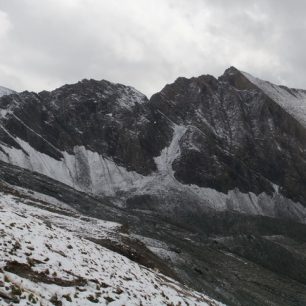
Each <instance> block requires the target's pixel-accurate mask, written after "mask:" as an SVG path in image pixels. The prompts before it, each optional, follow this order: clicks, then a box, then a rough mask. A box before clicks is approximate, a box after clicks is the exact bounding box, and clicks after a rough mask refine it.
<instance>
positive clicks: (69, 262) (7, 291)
mask: <svg viewBox="0 0 306 306" xmlns="http://www.w3.org/2000/svg"><path fill="white" fill-rule="evenodd" d="M0 209H1V222H0V234H1V240H0V244H1V248H0V303H1V305H12V303H14V305H35V304H40V305H92V304H93V303H96V304H97V305H118V306H119V305H211V306H212V305H221V304H219V303H217V302H215V301H213V300H211V299H210V298H208V297H207V296H205V295H203V294H200V293H197V292H194V291H191V290H190V289H188V288H185V287H183V286H182V285H180V284H179V283H177V282H175V281H173V280H171V279H170V278H167V277H165V276H163V275H161V274H159V273H156V272H154V271H152V270H149V269H147V268H145V267H143V266H140V265H138V264H136V263H134V262H132V261H130V260H129V259H127V258H125V257H123V256H121V255H118V254H117V253H114V252H112V251H109V250H107V249H105V248H103V247H101V246H99V245H97V244H95V243H93V242H91V241H88V240H86V239H84V238H81V237H80V236H79V235H78V234H77V233H75V232H74V231H73V230H72V229H71V228H69V231H68V230H67V229H65V228H64V227H62V228H59V227H58V226H57V225H54V224H52V223H50V222H47V221H46V219H45V217H46V212H44V213H42V211H41V210H40V209H38V208H36V209H34V208H32V209H30V208H29V207H28V206H27V205H26V204H23V203H22V201H20V199H19V200H18V199H17V198H16V197H13V196H11V195H5V194H0ZM53 217H54V216H53ZM50 219H51V220H52V219H53V218H50ZM112 226H113V225H112ZM112 226H111V227H112ZM75 227H76V226H75Z"/></svg>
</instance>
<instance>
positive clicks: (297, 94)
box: [242, 72, 306, 127]
mask: <svg viewBox="0 0 306 306" xmlns="http://www.w3.org/2000/svg"><path fill="white" fill-rule="evenodd" d="M242 74H243V75H244V76H245V77H246V78H247V79H248V80H249V81H250V82H252V83H253V84H254V85H256V86H257V87H258V88H259V89H261V90H262V91H263V92H264V93H265V94H266V95H267V96H268V97H269V98H271V99H272V100H274V101H275V102H276V103H278V104H279V105H280V106H281V107H282V108H283V109H284V110H285V111H287V112H288V113H289V114H290V115H291V116H293V117H294V118H295V119H297V120H298V121H299V122H300V123H301V124H302V125H303V126H304V127H306V91H305V90H302V89H291V88H286V87H283V86H277V85H275V84H272V83H270V82H268V81H263V80H261V79H258V78H256V77H253V76H252V75H250V74H248V73H246V72H242Z"/></svg>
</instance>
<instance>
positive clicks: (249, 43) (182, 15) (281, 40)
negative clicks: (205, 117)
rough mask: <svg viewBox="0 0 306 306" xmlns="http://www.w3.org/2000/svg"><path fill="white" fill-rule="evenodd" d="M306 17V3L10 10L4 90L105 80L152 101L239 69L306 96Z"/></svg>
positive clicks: (59, 2)
mask: <svg viewBox="0 0 306 306" xmlns="http://www.w3.org/2000/svg"><path fill="white" fill-rule="evenodd" d="M305 11H306V3H305V1H302V0H301V1H299V0H295V1H290V2H289V1H279V0H278V1H276V0H270V1H266V0H257V1H251V0H250V1H248V0H247V1H246V0H235V1H227V0H214V1H209V0H192V1H190V0H175V1H174V0H114V1H109V0H107V1H106V0H24V1H20V0H9V1H8V0H0V85H2V86H7V87H10V88H12V89H16V90H24V89H29V90H35V91H39V90H43V89H53V88H55V87H58V86H61V85H62V84H64V83H72V82H76V81H78V80H80V79H83V78H95V79H107V80H110V81H113V82H119V83H124V84H127V85H132V86H134V87H136V88H137V89H139V90H140V91H142V92H144V93H145V94H147V95H148V96H150V95H151V94H152V93H154V92H156V91H158V90H160V89H161V88H162V87H163V86H164V85H165V83H169V82H172V81H174V80H175V79H176V78H177V77H178V76H187V77H190V76H196V75H200V74H213V75H215V76H218V75H220V74H222V72H223V70H225V69H226V68H227V67H229V66H231V65H234V66H236V67H237V68H239V69H241V70H244V71H248V72H250V73H252V74H254V75H257V76H259V77H261V78H264V79H269V80H271V81H273V82H276V83H282V84H287V85H289V86H292V87H302V88H306V76H305V73H304V71H305V70H306V57H305V55H304V54H305V48H306V35H305V33H306V19H305V18H304V12H305Z"/></svg>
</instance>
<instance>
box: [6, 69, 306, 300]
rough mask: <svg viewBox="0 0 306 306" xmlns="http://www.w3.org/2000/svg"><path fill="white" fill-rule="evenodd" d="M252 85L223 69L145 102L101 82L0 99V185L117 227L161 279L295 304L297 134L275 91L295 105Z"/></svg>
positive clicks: (301, 139) (305, 151) (293, 94)
mask: <svg viewBox="0 0 306 306" xmlns="http://www.w3.org/2000/svg"><path fill="white" fill-rule="evenodd" d="M250 79H251V80H253V81H254V83H256V84H254V83H253V82H252V81H251V80H250ZM256 80H257V79H255V78H254V79H252V78H251V77H249V76H248V75H246V74H245V73H243V72H241V71H239V70H237V69H236V68H234V67H230V68H229V69H227V70H226V71H225V72H224V74H223V75H222V76H220V77H218V78H215V77H214V76H211V75H202V76H200V77H193V78H183V77H180V78H178V79H177V80H175V81H174V82H173V83H172V84H167V85H166V86H165V87H164V88H163V89H162V90H161V91H160V92H158V93H156V94H154V95H153V96H152V97H151V98H150V99H148V98H147V97H146V96H145V95H143V94H141V93H139V92H138V91H137V90H136V89H133V88H132V87H128V86H124V85H122V84H114V83H111V82H108V81H105V80H102V81H95V80H83V81H81V82H78V83H76V84H71V85H64V86H62V87H60V88H57V89H55V90H53V91H50V92H48V91H43V92H40V93H31V92H23V93H20V94H17V93H15V94H13V95H7V96H3V97H1V98H0V110H1V118H0V176H1V180H2V181H3V182H6V183H9V184H10V185H12V186H13V187H14V186H15V187H14V188H24V189H28V190H30V192H34V194H35V195H36V194H37V193H39V194H41V195H45V196H48V197H54V198H55V199H56V201H60V202H63V203H65V205H68V206H71V207H73V208H74V209H75V210H77V211H79V212H80V213H82V214H84V215H87V216H90V217H97V218H100V219H103V220H106V221H115V222H119V223H121V224H122V226H123V228H126V231H127V234H126V235H127V237H129V239H132V238H133V237H134V238H135V237H136V238H137V239H138V240H139V241H140V242H141V243H142V244H143V245H144V246H146V248H148V249H149V250H150V252H152V253H153V254H154V256H156V257H155V259H154V262H155V263H161V262H162V263H163V265H162V266H163V267H164V266H167V267H168V269H165V270H164V271H165V272H166V273H168V272H169V274H170V276H172V275H176V276H175V277H177V280H179V281H180V282H184V283H187V284H188V285H189V286H191V287H193V288H194V289H195V290H198V291H201V292H205V293H207V294H208V295H209V296H212V297H214V298H216V299H217V300H220V301H222V302H225V303H226V304H228V305H235V306H236V305H256V306H257V305H277V306H279V305H288V304H290V303H291V302H292V299H294V297H295V296H297V301H298V302H296V303H295V302H294V303H293V304H292V305H303V303H304V302H306V297H305V296H304V295H303V294H302V295H296V294H295V293H294V290H299V289H298V288H300V286H304V284H305V279H304V278H303V277H301V273H300V271H305V273H306V262H305V258H304V257H303V256H304V255H303V252H302V251H298V252H297V251H296V248H295V246H296V247H297V248H298V249H299V250H303V249H304V243H305V239H304V238H303V235H302V234H301V233H304V231H305V223H306V190H305V181H306V129H305V126H304V125H303V124H302V123H301V118H300V117H298V118H297V117H296V116H295V114H294V113H293V112H292V108H291V107H290V108H289V109H288V104H290V103H288V102H287V101H286V103H285V102H284V100H283V99H280V98H279V95H280V94H279V93H281V97H283V91H286V95H285V97H287V98H288V99H289V102H290V99H292V101H293V102H292V103H295V104H296V105H297V106H296V107H297V108H299V107H300V104H298V103H296V101H297V100H298V101H299V102H301V101H302V102H303V101H304V100H303V98H300V93H299V91H296V90H293V89H292V90H290V89H284V87H281V86H276V85H273V86H272V85H265V84H266V83H264V81H262V82H263V83H261V82H259V81H256ZM262 84H264V85H262ZM267 86H268V87H267ZM270 86H272V87H273V88H272V89H273V91H272V94H271V90H272V89H271V88H270ZM266 88H268V89H269V90H268V91H267V90H266ZM275 91H276V92H277V93H278V94H277V95H276V94H275ZM303 92H304V91H303ZM275 97H276V98H277V99H276V98H275ZM301 97H302V93H301ZM289 106H290V105H289ZM295 109H296V108H295ZM0 187H1V186H0ZM0 189H1V188H0ZM41 195H40V197H41ZM48 199H49V198H48ZM98 240H99V239H98ZM102 240H103V243H104V244H106V246H107V247H109V248H110V249H113V250H118V248H119V247H118V246H117V245H113V244H112V242H109V241H105V239H102ZM132 240H133V239H132ZM99 241H100V240H99ZM125 243H127V241H125ZM133 243H135V242H133ZM137 243H139V242H137ZM129 248H130V240H128V246H127V245H125V244H124V245H123V246H120V248H119V249H120V251H121V252H124V254H125V255H126V254H128V255H129V256H132V255H131V253H133V254H135V253H136V255H135V256H132V258H133V259H134V260H139V258H141V260H143V256H142V254H141V252H140V253H139V246H138V247H136V246H135V245H133V250H138V251H133V252H127V251H126V250H127V249H128V250H129ZM258 250H262V251H263V253H264V254H265V256H262V254H261V253H260V252H259V251H258ZM276 254H277V256H278V257H277V258H278V260H275V256H276ZM150 256H151V255H150ZM152 258H153V257H151V260H152ZM156 258H159V260H157V259H156ZM282 262H286V263H288V265H289V266H291V267H292V269H289V270H288V269H286V268H285V266H284V265H282V264H281V263H282ZM246 267H247V268H246ZM296 267H299V268H296ZM233 270H234V271H236V272H235V273H236V274H235V273H234V274H233V273H232V271H233ZM250 271H252V274H253V275H252V276H250ZM235 275H236V276H235ZM253 278H256V282H258V284H261V283H264V285H262V286H260V285H258V284H257V283H256V284H255V283H254V282H253V281H252V280H253ZM242 283H243V289H242ZM282 290H285V291H286V292H288V296H283V295H282V297H281V298H280V295H281V292H282ZM271 292H272V293H271ZM269 303H270V304H269Z"/></svg>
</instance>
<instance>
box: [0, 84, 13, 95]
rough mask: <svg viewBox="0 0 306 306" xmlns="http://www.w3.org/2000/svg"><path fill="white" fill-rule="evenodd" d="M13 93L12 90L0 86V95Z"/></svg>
mask: <svg viewBox="0 0 306 306" xmlns="http://www.w3.org/2000/svg"><path fill="white" fill-rule="evenodd" d="M12 93H14V91H13V90H11V89H9V88H6V87H2V86H0V97H2V96H5V95H10V94H12Z"/></svg>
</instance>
